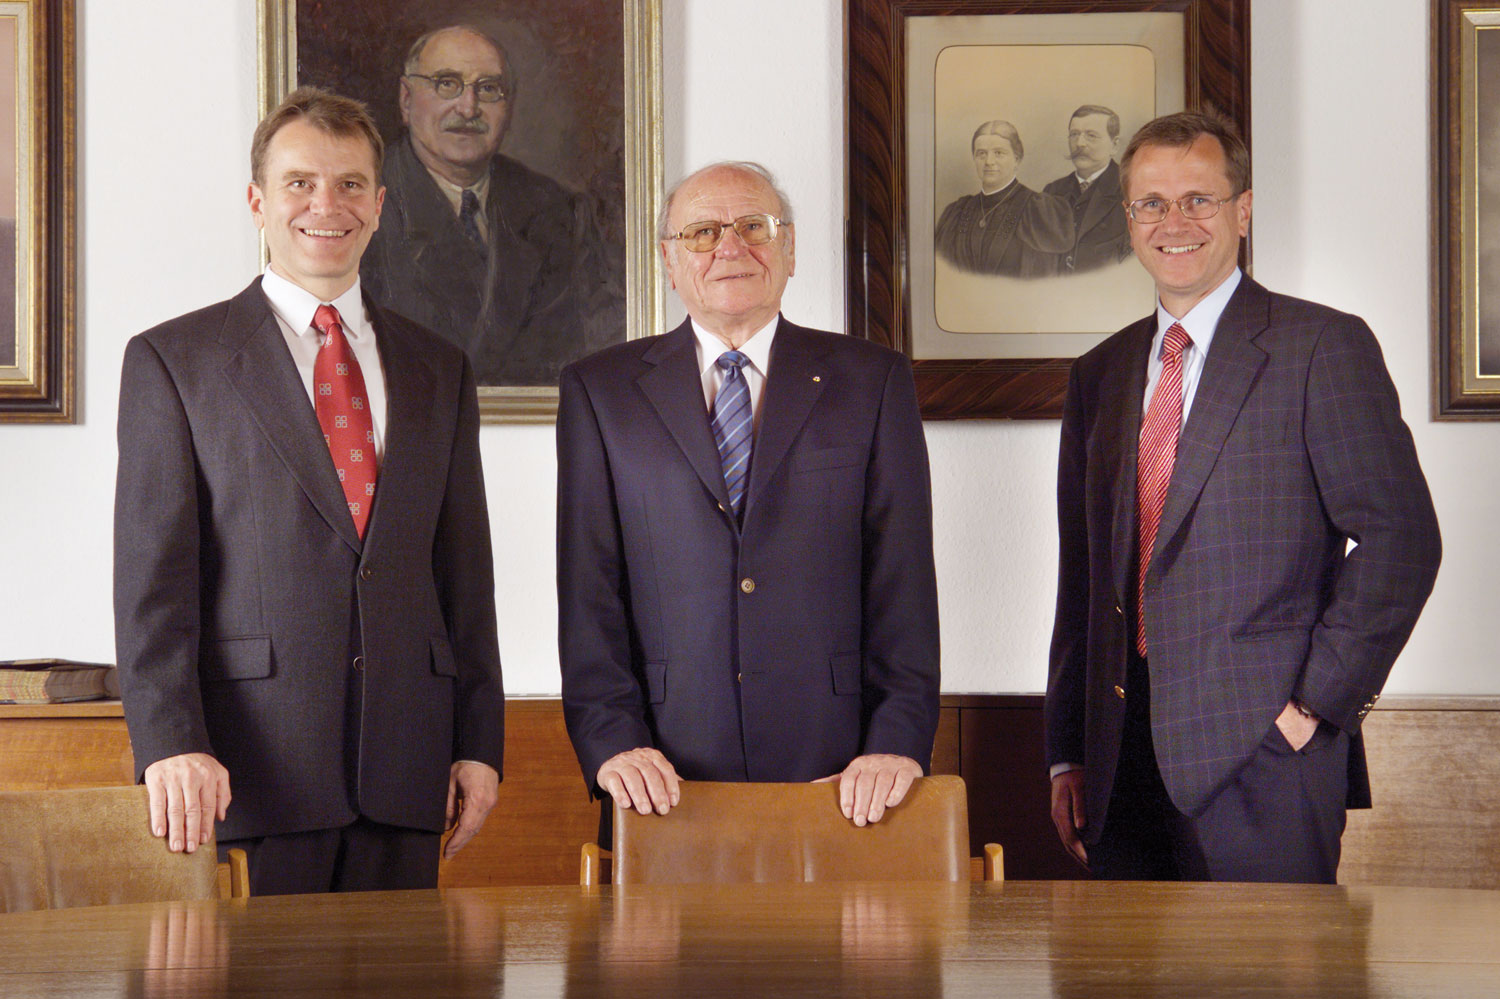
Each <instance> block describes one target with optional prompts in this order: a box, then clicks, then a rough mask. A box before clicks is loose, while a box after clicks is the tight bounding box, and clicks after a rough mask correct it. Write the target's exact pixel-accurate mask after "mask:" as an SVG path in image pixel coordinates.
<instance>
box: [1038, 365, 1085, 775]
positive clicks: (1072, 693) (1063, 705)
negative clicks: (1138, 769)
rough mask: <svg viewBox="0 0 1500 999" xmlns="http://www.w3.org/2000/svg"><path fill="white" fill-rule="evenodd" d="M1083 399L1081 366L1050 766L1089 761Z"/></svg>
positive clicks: (1066, 467) (1064, 481)
mask: <svg viewBox="0 0 1500 999" xmlns="http://www.w3.org/2000/svg"><path fill="white" fill-rule="evenodd" d="M1086 464H1087V462H1086V457H1085V453H1084V415H1083V400H1082V397H1081V393H1080V390H1079V377H1078V365H1077V364H1074V365H1073V369H1072V372H1071V373H1070V374H1069V377H1068V394H1067V397H1066V399H1065V401H1064V402H1063V417H1062V443H1061V445H1060V446H1059V449H1058V458H1057V538H1058V545H1057V610H1056V614H1055V617H1054V618H1053V625H1052V651H1051V656H1050V663H1049V667H1048V675H1047V700H1046V706H1045V720H1046V729H1047V765H1048V766H1049V767H1050V766H1056V765H1057V764H1059V763H1077V764H1082V763H1084V762H1085V761H1084V753H1083V749H1084V737H1083V721H1084V696H1085V691H1086V689H1087V682H1086V676H1087V656H1088V623H1089V622H1088V608H1089V531H1088V517H1087V513H1086V508H1085V503H1084V483H1085V481H1086V474H1085V472H1086Z"/></svg>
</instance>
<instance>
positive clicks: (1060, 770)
mask: <svg viewBox="0 0 1500 999" xmlns="http://www.w3.org/2000/svg"><path fill="white" fill-rule="evenodd" d="M1082 769H1083V764H1082V763H1054V764H1052V769H1051V770H1049V771H1048V772H1047V776H1048V777H1049V778H1051V777H1056V776H1057V775H1058V774H1065V773H1067V772H1068V771H1069V770H1082Z"/></svg>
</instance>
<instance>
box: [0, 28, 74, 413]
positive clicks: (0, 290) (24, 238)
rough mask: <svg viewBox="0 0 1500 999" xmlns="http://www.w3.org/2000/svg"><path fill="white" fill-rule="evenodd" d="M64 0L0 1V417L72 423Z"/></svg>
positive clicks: (70, 95) (69, 75)
mask: <svg viewBox="0 0 1500 999" xmlns="http://www.w3.org/2000/svg"><path fill="white" fill-rule="evenodd" d="M75 53H76V47H75V36H74V20H73V0H3V2H0V150H3V155H0V422H7V423H72V422H73V421H74V397H75V385H74V380H75V377H76V362H75V335H76V334H75V321H74V315H75V310H74V302H75V296H76V274H75V272H76V260H77V258H76V256H75V253H76V245H75V241H74V232H75V228H74V203H75V202H74V198H75V187H76V185H75V179H76V173H75V160H74V153H75V142H74V136H75V131H74V107H75V105H76V99H77V93H76V87H77V74H76V71H75V62H74V59H75Z"/></svg>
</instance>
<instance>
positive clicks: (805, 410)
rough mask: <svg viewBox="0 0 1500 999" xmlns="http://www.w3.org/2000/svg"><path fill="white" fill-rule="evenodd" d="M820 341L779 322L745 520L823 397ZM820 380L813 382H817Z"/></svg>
mask: <svg viewBox="0 0 1500 999" xmlns="http://www.w3.org/2000/svg"><path fill="white" fill-rule="evenodd" d="M817 357H818V351H817V347H816V339H815V338H814V337H811V336H809V335H808V334H807V332H806V331H805V330H803V329H802V328H801V327H800V326H796V325H794V324H792V323H789V322H787V321H786V320H785V319H782V320H780V321H779V323H778V324H777V326H776V339H775V341H773V342H772V344H771V361H770V366H771V370H770V373H769V375H768V377H767V378H766V385H765V391H764V392H763V393H762V395H761V400H760V410H761V414H760V429H759V430H757V431H756V434H755V448H754V450H753V451H752V452H751V455H750V490H749V492H748V493H747V494H746V497H745V521H746V523H748V522H749V519H750V514H751V512H752V511H753V510H754V509H755V506H756V501H757V499H758V498H759V497H760V496H762V495H763V494H764V493H765V490H766V487H767V484H768V483H769V482H770V481H771V478H772V476H774V475H775V474H776V470H777V469H778V468H779V467H780V466H781V462H782V460H783V459H784V458H785V457H786V453H787V450H788V449H789V448H791V446H792V441H794V440H796V438H797V434H798V433H799V432H801V430H802V425H803V424H804V423H806V422H807V417H808V414H809V413H811V412H812V408H813V405H814V404H815V403H816V402H817V401H818V397H819V396H820V395H822V394H823V386H824V384H825V383H824V382H823V381H822V378H821V375H822V373H820V372H819V371H818V370H817V364H816V361H817ZM815 378H816V379H817V380H814V379H815Z"/></svg>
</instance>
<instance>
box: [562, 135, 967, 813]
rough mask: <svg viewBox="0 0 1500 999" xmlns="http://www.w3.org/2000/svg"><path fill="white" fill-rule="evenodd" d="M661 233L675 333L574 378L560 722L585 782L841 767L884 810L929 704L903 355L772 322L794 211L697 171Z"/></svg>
mask: <svg viewBox="0 0 1500 999" xmlns="http://www.w3.org/2000/svg"><path fill="white" fill-rule="evenodd" d="M658 228H659V232H658V236H659V238H660V240H661V252H662V257H663V259H664V261H665V263H666V267H667V274H668V276H669V277H670V279H671V282H672V287H673V288H675V289H676V290H677V293H678V295H679V296H680V297H681V298H682V301H683V304H684V305H685V306H686V307H687V311H688V317H689V318H688V320H687V321H686V322H684V323H683V324H682V325H681V326H679V327H678V328H677V329H676V330H673V331H672V332H670V333H667V334H665V335H663V336H655V337H649V338H645V339H641V340H633V341H630V342H628V343H625V344H621V345H619V346H616V347H610V348H608V349H606V350H603V351H600V352H599V353H597V354H595V355H593V356H592V357H589V358H586V359H584V360H582V361H580V362H578V363H576V364H573V365H570V366H569V367H568V368H567V369H565V370H564V372H563V378H562V383H561V388H560V392H561V399H560V403H559V409H558V419H557V451H558V490H557V491H558V517H557V551H558V567H557V590H558V604H559V608H558V609H559V615H560V621H559V644H560V654H561V660H562V694H563V709H564V712H565V714H566V717H567V724H568V734H569V735H570V736H571V738H572V740H573V747H574V749H575V750H576V751H577V753H578V760H579V763H580V764H581V766H582V768H583V775H584V779H585V781H586V782H587V784H588V786H589V788H590V790H591V792H593V793H594V794H598V795H603V794H605V793H608V794H610V795H612V796H613V798H614V800H615V801H616V802H618V803H620V804H621V805H623V806H625V807H634V808H636V809H637V810H639V811H640V812H641V813H642V814H645V813H649V812H651V811H653V810H654V811H656V812H660V813H665V812H666V811H667V810H668V809H670V808H671V806H672V805H674V804H676V803H677V802H678V800H679V794H680V789H679V787H678V778H679V776H681V777H683V778H686V779H689V780H723V781H733V780H738V781H807V780H820V779H828V780H834V779H837V780H838V781H839V784H840V792H841V793H840V799H841V806H842V809H843V813H844V815H845V816H846V817H848V818H849V819H851V820H852V821H853V822H854V823H855V824H856V825H864V824H865V823H866V822H867V821H868V822H875V821H878V820H879V819H880V817H881V815H882V814H883V813H884V811H885V809H886V808H887V807H890V806H894V805H896V804H898V803H899V802H900V801H901V800H902V798H903V797H904V796H905V794H906V791H907V789H908V788H909V787H910V785H911V782H912V780H913V779H914V778H916V777H919V776H921V775H922V774H923V773H924V772H925V771H926V769H927V767H928V765H929V764H930V762H931V757H932V740H933V734H934V732H935V731H936V726H937V716H938V621H937V586H936V582H935V580H934V573H933V562H932V503H931V497H930V490H929V486H928V476H927V447H926V442H925V441H924V439H923V436H922V420H921V416H920V414H919V412H918V410H917V400H916V392H915V387H914V385H913V383H912V376H911V366H910V364H909V363H908V362H907V360H906V358H905V357H903V356H902V355H901V354H898V353H895V352H894V351H891V350H887V349H885V348H883V347H879V346H876V345H875V344H872V343H870V342H868V341H865V340H859V339H855V338H853V337H847V336H839V335H836V334H833V333H825V332H821V331H817V330H809V329H804V328H803V327H801V326H797V325H794V324H793V323H790V322H788V321H787V320H786V319H785V318H784V317H782V316H781V295H782V291H783V290H784V289H785V287H786V283H787V279H788V278H790V277H791V275H792V272H793V270H794V269H795V265H796V255H795V243H794V239H795V237H794V230H793V228H792V220H791V206H790V205H789V204H788V203H787V199H786V197H785V196H784V195H782V194H781V192H780V191H778V190H777V189H776V187H775V184H774V182H773V181H772V180H771V178H770V175H769V174H768V173H767V172H766V171H765V169H764V168H763V167H760V166H757V165H755V164H750V163H725V164H717V165H715V166H711V167H706V168H704V169H702V170H700V171H698V172H697V173H695V174H693V175H691V176H689V177H688V178H687V179H685V180H684V181H682V182H681V184H679V185H678V186H677V187H676V188H674V190H673V192H672V193H671V194H670V195H669V196H668V198H667V202H666V206H665V209H664V211H663V217H662V219H661V220H660V224H659V227H658Z"/></svg>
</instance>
